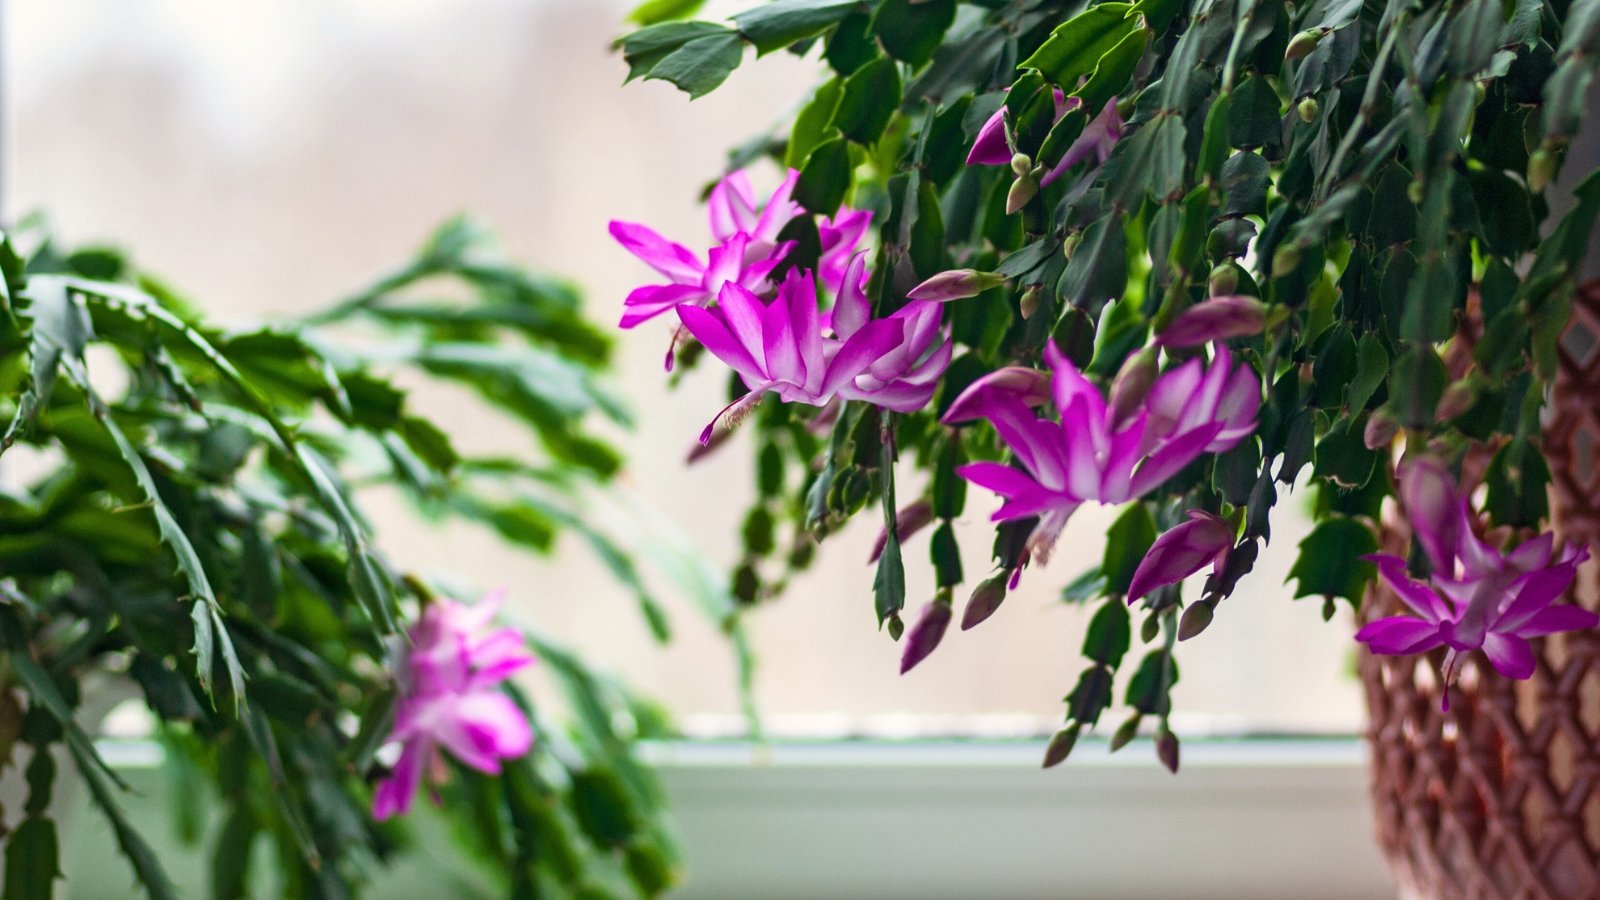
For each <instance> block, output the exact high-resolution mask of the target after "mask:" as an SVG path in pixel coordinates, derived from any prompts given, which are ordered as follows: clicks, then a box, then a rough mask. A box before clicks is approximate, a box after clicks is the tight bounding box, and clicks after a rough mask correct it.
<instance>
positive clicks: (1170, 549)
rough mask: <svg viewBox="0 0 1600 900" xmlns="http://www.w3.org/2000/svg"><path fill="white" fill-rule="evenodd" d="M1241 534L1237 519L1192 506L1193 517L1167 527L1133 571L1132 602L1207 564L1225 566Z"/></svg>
mask: <svg viewBox="0 0 1600 900" xmlns="http://www.w3.org/2000/svg"><path fill="white" fill-rule="evenodd" d="M1236 534H1237V529H1236V528H1235V526H1234V523H1232V522H1229V521H1228V520H1227V519H1223V518H1220V517H1218V516H1214V515H1212V514H1211V513H1208V512H1204V511H1202V510H1198V509H1191V510H1189V521H1187V522H1184V523H1183V524H1181V525H1177V526H1174V527H1172V528H1169V529H1167V531H1166V532H1165V533H1164V534H1162V535H1161V536H1160V537H1158V538H1156V540H1155V543H1153V544H1151V545H1150V549H1149V550H1148V551H1147V552H1146V553H1145V555H1144V559H1142V560H1140V561H1139V567H1138V568H1137V569H1135V570H1134V572H1133V580H1132V582H1130V583H1129V585H1128V602H1129V603H1132V602H1133V601H1135V600H1138V599H1139V598H1141V597H1143V596H1145V595H1146V594H1148V593H1150V592H1151V591H1153V590H1155V589H1156V588H1158V587H1164V586H1166V585H1169V584H1177V583H1178V582H1180V581H1182V580H1183V579H1185V578H1188V577H1189V576H1190V575H1193V574H1194V573H1196V572H1198V571H1200V570H1201V569H1203V568H1205V566H1206V565H1207V564H1208V563H1209V564H1210V565H1211V568H1212V571H1213V572H1219V571H1221V570H1222V566H1223V564H1224V563H1225V562H1226V561H1227V559H1228V551H1230V550H1232V549H1233V540H1234V537H1235V536H1236Z"/></svg>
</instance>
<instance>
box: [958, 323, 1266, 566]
mask: <svg viewBox="0 0 1600 900" xmlns="http://www.w3.org/2000/svg"><path fill="white" fill-rule="evenodd" d="M1045 358H1046V360H1047V361H1048V362H1049V364H1050V368H1051V371H1052V373H1053V374H1052V378H1051V388H1052V395H1053V398H1054V400H1055V406H1056V410H1057V413H1058V415H1059V419H1058V420H1051V419H1048V418H1039V417H1037V416H1035V415H1034V414H1033V413H1032V412H1031V411H1030V410H1029V408H1028V405H1027V403H1026V402H1024V399H1023V398H1022V397H1023V396H1025V395H1022V396H1019V395H1018V394H1017V393H1012V392H1006V391H1001V390H997V389H995V388H993V387H988V388H985V392H984V393H980V394H979V395H978V398H977V399H976V400H974V401H972V402H968V403H965V404H963V403H962V400H963V399H965V398H964V397H963V398H958V399H957V403H956V404H954V405H953V406H952V412H951V413H947V414H946V415H945V422H947V423H954V422H957V421H963V420H965V419H967V418H975V417H977V416H982V417H984V418H987V419H988V420H989V421H990V423H992V424H993V425H994V427H995V430H996V431H997V432H998V433H999V435H1000V439H1001V440H1002V441H1004V442H1005V444H1006V446H1008V447H1009V448H1011V451H1012V453H1013V455H1014V456H1015V457H1016V461H1017V463H1018V464H1019V466H1020V468H1017V467H1013V466H1009V465H1005V464H1003V463H998V462H978V463H971V464H969V465H966V466H962V467H961V468H960V469H958V470H957V471H958V472H959V473H960V474H961V476H962V477H963V478H966V479H967V480H968V481H970V482H972V483H973V484H976V485H978V486H979V487H984V488H988V489H989V490H992V491H994V492H995V493H997V494H999V495H1000V496H1002V497H1004V498H1005V500H1006V502H1005V504H1004V505H1003V506H1001V507H1000V509H999V511H997V512H996V513H995V514H994V519H995V520H996V521H1007V520H1011V519H1025V518H1029V517H1032V516H1038V517H1039V524H1038V525H1037V526H1036V527H1035V529H1034V532H1033V534H1032V535H1031V536H1030V537H1029V541H1028V543H1029V547H1030V548H1031V549H1032V550H1033V552H1034V555H1035V556H1036V557H1038V558H1039V559H1040V561H1041V562H1042V561H1044V560H1045V559H1046V558H1047V557H1048V556H1049V552H1050V549H1051V547H1052V546H1054V544H1055V541H1056V539H1057V537H1059V536H1060V534H1061V530H1062V529H1063V528H1065V527H1066V524H1067V520H1068V519H1069V518H1070V517H1071V516H1072V513H1073V512H1075V511H1076V510H1077V508H1078V506H1079V505H1081V504H1083V503H1085V502H1088V501H1095V502H1098V503H1104V504H1116V503H1125V502H1127V501H1129V500H1133V499H1135V498H1138V497H1141V496H1143V495H1145V494H1146V493H1148V492H1150V491H1152V490H1154V489H1156V488H1157V487H1159V486H1160V485H1161V484H1163V483H1164V482H1166V480H1167V479H1169V478H1171V477H1172V476H1174V475H1176V474H1177V473H1178V472H1179V471H1181V470H1182V469H1183V468H1184V467H1185V466H1187V465H1188V464H1189V463H1191V462H1193V461H1194V460H1195V459H1196V458H1198V457H1199V456H1200V455H1201V454H1204V453H1220V452H1222V451H1224V450H1228V449H1231V448H1232V447H1234V446H1235V445H1236V444H1238V443H1239V442H1240V441H1242V440H1244V439H1245V438H1246V437H1247V436H1249V435H1250V434H1251V433H1252V432H1253V431H1254V430H1255V425H1256V412H1257V411H1258V410H1259V409H1260V406H1261V379H1260V377H1259V376H1257V375H1256V373H1255V372H1254V371H1253V370H1252V369H1251V368H1250V367H1249V366H1248V365H1243V364H1241V365H1239V366H1238V367H1235V366H1234V365H1233V359H1232V357H1231V356H1230V355H1229V354H1228V351H1227V348H1225V347H1220V346H1219V347H1217V349H1216V355H1215V357H1214V358H1213V360H1212V362H1211V364H1210V365H1209V366H1207V365H1205V364H1204V363H1203V362H1202V361H1201V360H1200V359H1199V358H1195V359H1191V360H1189V361H1188V362H1187V363H1184V364H1183V365H1182V366H1179V367H1178V368H1176V369H1173V370H1171V371H1169V372H1167V373H1165V374H1163V375H1161V376H1160V377H1159V378H1158V379H1157V380H1156V382H1155V384H1154V385H1152V386H1151V388H1150V392H1149V394H1148V395H1146V397H1145V398H1144V402H1143V405H1142V406H1140V407H1138V409H1137V412H1136V413H1135V414H1134V415H1133V416H1132V417H1131V418H1130V419H1129V421H1127V422H1126V424H1118V423H1117V422H1115V421H1114V420H1113V415H1112V411H1111V409H1110V408H1109V407H1108V406H1107V404H1106V401H1105V398H1104V397H1102V396H1101V394H1100V390H1099V389H1098V388H1096V387H1095V386H1094V385H1093V384H1091V383H1090V382H1089V380H1088V379H1087V378H1084V377H1083V374H1082V373H1081V372H1079V371H1078V368H1077V367H1076V366H1074V365H1073V364H1072V362H1071V361H1070V360H1068V359H1067V358H1066V357H1065V356H1063V355H1062V354H1061V352H1060V351H1059V350H1057V349H1056V347H1055V345H1054V344H1047V345H1046V346H1045ZM969 390H970V389H969Z"/></svg>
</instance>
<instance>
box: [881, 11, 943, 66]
mask: <svg viewBox="0 0 1600 900" xmlns="http://www.w3.org/2000/svg"><path fill="white" fill-rule="evenodd" d="M955 16H956V2H955V0H882V2H880V3H879V4H878V9H877V11H876V12H875V13H873V16H872V33H873V34H875V35H877V36H878V42H879V43H881V44H882V45H883V49H884V51H885V52H886V53H888V54H889V55H890V56H892V57H894V58H895V59H898V60H900V61H901V62H904V63H906V64H908V65H910V66H911V67H912V68H916V67H918V66H921V65H922V64H923V63H925V62H927V61H928V60H929V59H931V58H932V57H933V51H934V49H935V48H937V47H938V46H939V44H940V43H941V42H942V41H943V40H944V33H945V30H946V29H948V28H949V27H950V23H951V22H952V21H954V20H955Z"/></svg>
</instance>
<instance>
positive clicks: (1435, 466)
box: [1399, 456, 1462, 571]
mask: <svg viewBox="0 0 1600 900" xmlns="http://www.w3.org/2000/svg"><path fill="white" fill-rule="evenodd" d="M1399 474H1400V504H1401V505H1402V506H1404V507H1405V511H1406V518H1408V519H1409V520H1410V522H1411V528H1412V530H1413V531H1415V532H1416V535H1417V540H1419V541H1421V542H1422V549H1424V550H1426V551H1427V553H1428V558H1429V559H1430V560H1432V561H1433V564H1434V567H1435V568H1438V569H1443V570H1446V571H1449V570H1451V569H1453V568H1454V565H1455V556H1456V546H1457V541H1458V539H1459V538H1460V535H1461V519H1462V506H1461V495H1460V493H1459V492H1458V491H1457V490H1456V480H1455V477H1454V476H1452V475H1451V474H1450V471H1449V470H1448V469H1446V468H1445V467H1444V466H1443V465H1441V464H1440V463H1439V462H1438V461H1437V460H1434V459H1431V458H1429V457H1424V456H1418V457H1413V458H1412V459H1410V460H1408V461H1407V462H1406V463H1405V464H1404V465H1403V466H1401V468H1400V473H1399Z"/></svg>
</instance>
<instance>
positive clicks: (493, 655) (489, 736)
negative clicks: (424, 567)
mask: <svg viewBox="0 0 1600 900" xmlns="http://www.w3.org/2000/svg"><path fill="white" fill-rule="evenodd" d="M504 599H505V593H504V591H496V592H494V593H492V594H490V595H489V596H487V597H485V598H484V599H483V600H482V601H480V602H479V603H477V604H474V605H472V606H466V605H463V604H460V603H455V602H453V601H450V600H438V601H435V602H433V603H431V604H429V605H428V607H427V608H426V609H425V610H424V611H423V613H422V618H421V620H420V621H418V622H417V624H416V625H415V626H413V627H412V629H411V647H410V650H409V652H408V653H407V654H406V661H405V668H404V669H403V670H402V671H401V673H400V702H399V706H398V708H397V710H396V713H395V722H394V727H393V729H392V731H391V732H390V735H389V739H390V740H392V741H398V742H400V744H401V750H400V758H399V760H398V761H397V762H396V763H395V766H394V769H393V771H392V772H390V774H389V775H388V776H386V777H385V778H383V779H382V780H380V781H379V782H378V785H377V789H376V791H375V792H374V794H373V799H372V815H373V817H374V818H377V819H380V820H381V819H387V818H389V817H390V816H394V815H397V814H398V815H403V814H405V813H406V812H407V811H409V810H410V809H411V801H412V798H413V797H414V796H416V793H417V788H418V787H420V786H421V785H422V778H423V775H424V773H437V772H438V771H439V770H440V769H441V766H442V760H441V759H440V757H439V750H440V748H443V749H445V750H448V751H450V755H452V756H454V757H455V758H456V759H457V760H458V761H460V762H461V763H462V764H463V765H466V766H470V767H472V768H474V769H477V770H478V771H480V772H486V773H489V774H497V773H499V771H500V761H501V760H502V759H510V758H514V757H517V756H521V755H522V754H524V753H527V752H528V748H529V747H531V746H532V745H533V730H532V728H530V727H529V725H528V719H527V717H526V716H525V715H523V713H522V710H521V709H519V708H518V707H517V705H516V703H514V702H513V701H512V700H511V698H510V697H508V696H506V694H505V693H504V692H503V691H501V690H500V689H499V685H500V683H501V682H503V681H505V680H506V679H507V678H509V677H510V676H511V674H512V673H513V672H516V671H517V670H518V669H521V668H523V667H524V666H527V665H530V664H532V663H533V661H534V657H533V655H532V654H531V653H529V652H528V648H527V644H526V642H525V641H524V639H523V637H522V635H521V633H519V632H517V631H516V630H515V629H511V628H501V629H496V630H493V631H489V630H487V629H488V628H489V624H490V620H491V619H492V618H493V616H494V613H495V611H496V610H497V609H498V608H499V607H500V604H501V603H502V602H503V601H504Z"/></svg>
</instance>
